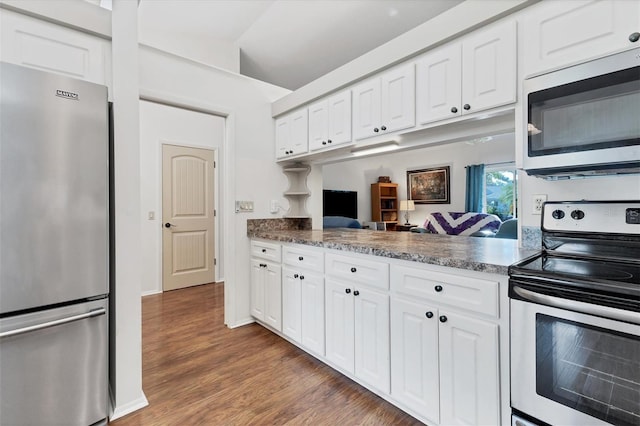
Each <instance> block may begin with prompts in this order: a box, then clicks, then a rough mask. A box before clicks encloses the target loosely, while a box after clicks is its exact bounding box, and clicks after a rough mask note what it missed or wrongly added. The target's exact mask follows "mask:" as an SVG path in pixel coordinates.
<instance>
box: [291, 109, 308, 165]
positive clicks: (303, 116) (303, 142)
mask: <svg viewBox="0 0 640 426" xmlns="http://www.w3.org/2000/svg"><path fill="white" fill-rule="evenodd" d="M308 140H309V135H308V117H307V109H306V108H303V109H301V110H299V111H296V112H294V113H293V114H292V115H291V145H290V151H293V153H292V154H294V155H295V154H304V153H305V152H307V151H308V150H309V142H308Z"/></svg>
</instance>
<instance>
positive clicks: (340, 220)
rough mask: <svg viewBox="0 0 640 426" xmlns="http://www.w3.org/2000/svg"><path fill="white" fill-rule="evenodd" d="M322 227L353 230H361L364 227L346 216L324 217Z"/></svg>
mask: <svg viewBox="0 0 640 426" xmlns="http://www.w3.org/2000/svg"><path fill="white" fill-rule="evenodd" d="M322 227H323V228H324V229H327V228H353V229H360V228H362V225H361V224H360V222H358V221H357V220H356V219H352V218H350V217H344V216H324V217H323V218H322Z"/></svg>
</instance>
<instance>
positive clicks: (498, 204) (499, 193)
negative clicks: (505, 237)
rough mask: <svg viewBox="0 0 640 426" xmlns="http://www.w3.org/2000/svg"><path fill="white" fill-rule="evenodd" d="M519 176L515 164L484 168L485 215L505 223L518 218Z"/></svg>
mask: <svg viewBox="0 0 640 426" xmlns="http://www.w3.org/2000/svg"><path fill="white" fill-rule="evenodd" d="M516 187H517V175H516V167H515V164H513V163H502V164H496V165H486V166H485V168H484V197H483V200H484V205H483V209H482V211H483V212H484V213H490V214H495V215H496V216H498V217H499V218H500V219H501V220H503V221H505V220H507V219H511V218H514V217H517V214H516V206H517V200H518V198H517V191H516Z"/></svg>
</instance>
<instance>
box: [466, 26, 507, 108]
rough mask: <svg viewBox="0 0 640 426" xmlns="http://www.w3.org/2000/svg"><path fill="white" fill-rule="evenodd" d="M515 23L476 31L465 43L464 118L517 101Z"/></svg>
mask: <svg viewBox="0 0 640 426" xmlns="http://www.w3.org/2000/svg"><path fill="white" fill-rule="evenodd" d="M516 76H517V57H516V22H515V21H507V22H504V23H501V24H499V25H496V26H493V27H490V28H489V29H487V30H483V31H476V32H475V33H474V34H473V36H472V37H469V38H467V39H465V40H464V41H463V43H462V114H470V113H474V112H476V111H481V110H485V109H488V108H493V107H496V106H500V105H505V104H509V103H513V102H515V101H516Z"/></svg>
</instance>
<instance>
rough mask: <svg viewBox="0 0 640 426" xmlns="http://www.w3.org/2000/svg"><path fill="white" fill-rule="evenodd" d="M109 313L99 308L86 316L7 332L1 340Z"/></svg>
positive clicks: (1, 336) (76, 316)
mask: <svg viewBox="0 0 640 426" xmlns="http://www.w3.org/2000/svg"><path fill="white" fill-rule="evenodd" d="M106 313H107V310H106V309H105V308H99V309H92V310H91V311H89V312H87V313H84V314H79V315H73V316H70V317H66V318H60V319H57V320H54V321H49V322H44V323H42V324H36V325H31V326H29V327H23V328H17V329H15V330H9V331H5V332H2V333H0V339H1V338H3V337H10V336H16V335H18V334H24V333H29V332H31V331H36V330H42V329H45V328H50V327H55V326H57V325H62V324H68V323H70V322H74V321H80V320H83V319H86V318H93V317H97V316H100V315H104V314H106Z"/></svg>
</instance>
